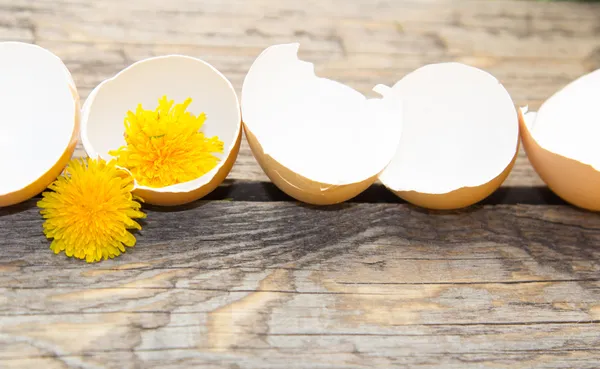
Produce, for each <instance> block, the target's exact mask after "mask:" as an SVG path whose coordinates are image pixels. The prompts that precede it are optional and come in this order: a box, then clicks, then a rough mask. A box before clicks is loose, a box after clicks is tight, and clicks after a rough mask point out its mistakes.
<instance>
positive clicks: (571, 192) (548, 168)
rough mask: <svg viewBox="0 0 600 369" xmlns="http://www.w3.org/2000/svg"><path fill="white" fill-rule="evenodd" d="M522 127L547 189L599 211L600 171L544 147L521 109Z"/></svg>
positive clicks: (579, 205)
mask: <svg viewBox="0 0 600 369" xmlns="http://www.w3.org/2000/svg"><path fill="white" fill-rule="evenodd" d="M519 126H520V128H521V140H522V141H523V147H524V148H525V152H526V153H527V158H528V159H529V161H530V162H531V165H532V166H533V168H534V169H535V171H536V172H537V174H538V175H539V176H540V178H541V179H542V180H543V181H544V182H545V183H546V185H547V186H548V188H550V190H551V191H552V192H554V193H555V194H556V195H557V196H558V197H560V198H561V199H563V200H564V201H566V202H568V203H570V204H572V205H575V206H577V207H579V208H582V209H586V210H590V211H600V172H598V171H597V170H595V169H594V168H593V167H592V166H590V165H587V164H583V163H581V162H579V161H577V160H573V159H569V158H567V157H564V156H562V155H558V154H555V153H553V152H550V151H548V150H546V149H544V148H543V147H541V146H540V145H539V144H538V143H537V141H536V140H535V139H534V138H533V136H532V135H531V132H529V128H528V127H527V125H526V124H525V119H524V117H523V114H522V113H521V111H520V110H519Z"/></svg>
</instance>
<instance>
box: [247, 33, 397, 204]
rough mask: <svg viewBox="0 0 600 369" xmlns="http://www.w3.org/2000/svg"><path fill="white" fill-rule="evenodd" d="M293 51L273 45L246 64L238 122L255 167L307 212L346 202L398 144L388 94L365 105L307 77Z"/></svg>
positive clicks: (307, 66) (308, 68)
mask: <svg viewBox="0 0 600 369" xmlns="http://www.w3.org/2000/svg"><path fill="white" fill-rule="evenodd" d="M298 49H299V44H297V43H291V44H282V45H274V46H271V47H269V48H267V49H266V50H264V51H263V52H262V53H261V54H260V55H259V56H258V58H257V59H256V60H255V62H254V63H253V64H252V67H251V68H250V70H249V72H248V74H247V76H246V78H245V80H244V84H243V87H242V99H241V100H242V103H241V106H242V118H243V125H244V131H245V132H246V137H247V139H248V144H249V146H250V148H251V150H252V153H253V155H254V156H255V158H256V160H257V161H258V163H259V164H260V166H261V167H262V169H263V170H264V172H265V173H266V174H267V176H268V177H269V178H270V179H271V181H272V182H273V183H274V184H275V185H276V186H277V187H279V188H280V189H281V190H282V191H283V192H285V193H287V194H288V195H290V196H292V197H293V198H295V199H297V200H299V201H302V202H305V203H309V204H315V205H329V204H336V203H340V202H343V201H346V200H348V199H351V198H353V197H355V196H356V195H358V194H359V193H361V192H362V191H364V190H365V189H366V188H367V187H369V185H371V184H372V183H373V182H375V180H376V179H377V175H378V174H379V173H380V172H381V171H382V170H383V168H384V167H385V166H386V165H387V163H389V161H390V160H391V158H392V156H393V155H394V152H395V149H396V146H397V144H398V142H399V140H400V134H401V129H402V125H401V123H402V120H401V117H402V106H401V104H398V99H396V98H395V95H394V94H392V96H389V97H386V98H372V99H367V98H366V97H365V96H364V95H362V94H361V93H359V92H357V91H355V90H353V89H352V88H350V87H348V86H345V85H343V84H341V83H338V82H335V81H332V80H329V79H325V78H320V77H317V76H316V75H315V72H314V66H313V64H311V63H309V62H305V61H302V60H299V59H298Z"/></svg>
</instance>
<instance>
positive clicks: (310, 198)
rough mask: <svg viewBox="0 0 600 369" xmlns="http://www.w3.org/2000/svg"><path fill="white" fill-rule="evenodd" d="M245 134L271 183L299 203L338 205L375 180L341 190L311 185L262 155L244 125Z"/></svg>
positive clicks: (260, 147) (261, 151) (252, 136)
mask: <svg viewBox="0 0 600 369" xmlns="http://www.w3.org/2000/svg"><path fill="white" fill-rule="evenodd" d="M244 131H245V132H246V139H247V140H248V145H249V146H250V149H251V150H252V154H253V155H254V157H255V158H256V161H257V162H258V164H259V165H260V166H261V168H262V169H263V171H264V172H265V174H266V175H267V176H268V177H269V179H270V180H271V182H273V183H274V184H275V185H276V186H277V187H278V188H279V189H280V190H281V191H283V192H285V193H286V194H288V195H289V196H291V197H293V198H294V199H296V200H298V201H301V202H304V203H307V204H312V205H333V204H339V203H342V202H344V201H347V200H349V199H351V198H353V197H355V196H357V195H358V194H360V193H361V192H363V191H364V190H366V189H367V188H368V187H369V186H370V185H371V184H373V183H374V182H375V181H376V180H377V175H375V176H372V177H370V178H367V179H365V180H364V181H361V182H358V183H351V184H346V185H341V186H338V185H332V184H327V183H322V182H315V181H312V180H310V179H308V178H306V177H304V176H302V175H300V174H298V173H294V172H292V171H291V170H289V169H288V168H286V167H285V166H283V165H282V164H281V163H279V162H278V161H277V160H275V159H273V157H271V156H270V155H267V154H265V153H264V150H263V148H262V146H261V145H260V143H259V142H258V140H257V139H256V136H254V134H253V133H252V132H251V131H250V130H249V129H248V126H247V125H245V124H244Z"/></svg>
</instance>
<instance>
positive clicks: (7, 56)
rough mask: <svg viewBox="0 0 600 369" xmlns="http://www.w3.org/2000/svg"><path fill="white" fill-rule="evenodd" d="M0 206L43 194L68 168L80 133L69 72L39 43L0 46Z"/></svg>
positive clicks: (2, 44)
mask: <svg viewBox="0 0 600 369" xmlns="http://www.w3.org/2000/svg"><path fill="white" fill-rule="evenodd" d="M0 105H1V106H2V119H0V173H2V174H0V176H1V178H2V179H0V207H3V206H9V205H14V204H17V203H20V202H22V201H25V200H28V199H30V198H32V197H34V196H35V195H37V194H39V193H40V192H42V191H43V190H44V189H45V188H46V187H47V186H48V185H49V184H50V183H52V181H54V180H55V179H56V177H58V176H59V175H60V173H61V172H62V170H63V169H64V168H65V166H66V165H67V164H68V161H69V159H70V158H71V156H72V154H73V152H74V150H75V146H76V145H77V139H78V135H79V120H80V115H79V95H78V93H77V88H76V86H75V83H74V81H73V78H72V77H71V74H70V72H69V70H68V69H67V67H66V66H65V65H64V64H63V62H62V61H61V60H60V59H59V58H58V57H57V56H56V55H54V54H53V53H52V52H50V51H48V50H46V49H44V48H42V47H39V46H37V45H33V44H28V43H21V42H0Z"/></svg>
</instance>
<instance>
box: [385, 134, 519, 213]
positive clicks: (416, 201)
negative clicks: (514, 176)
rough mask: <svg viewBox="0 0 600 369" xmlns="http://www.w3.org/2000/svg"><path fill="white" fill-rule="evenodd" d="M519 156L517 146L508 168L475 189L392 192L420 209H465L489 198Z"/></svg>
mask: <svg viewBox="0 0 600 369" xmlns="http://www.w3.org/2000/svg"><path fill="white" fill-rule="evenodd" d="M518 155H519V145H517V150H516V152H515V156H514V157H513V159H512V161H511V162H510V164H508V166H507V167H506V168H505V169H504V171H502V173H500V174H499V175H498V176H497V177H495V178H494V179H492V180H491V181H489V182H487V183H484V184H482V185H480V186H477V187H462V188H459V189H457V190H454V191H451V192H447V193H442V194H430V193H422V192H416V191H393V190H392V192H393V193H395V194H396V196H398V197H400V198H401V199H403V200H405V201H407V202H409V203H411V204H413V205H416V206H420V207H422V208H426V209H431V210H456V209H462V208H466V207H468V206H471V205H473V204H476V203H478V202H479V201H481V200H483V199H485V198H487V197H488V196H490V195H491V194H492V193H494V191H496V190H497V189H498V188H499V187H500V185H502V183H503V182H504V181H505V180H506V177H508V175H509V174H510V172H511V171H512V168H513V166H514V165H515V161H516V160H517V156H518Z"/></svg>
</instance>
